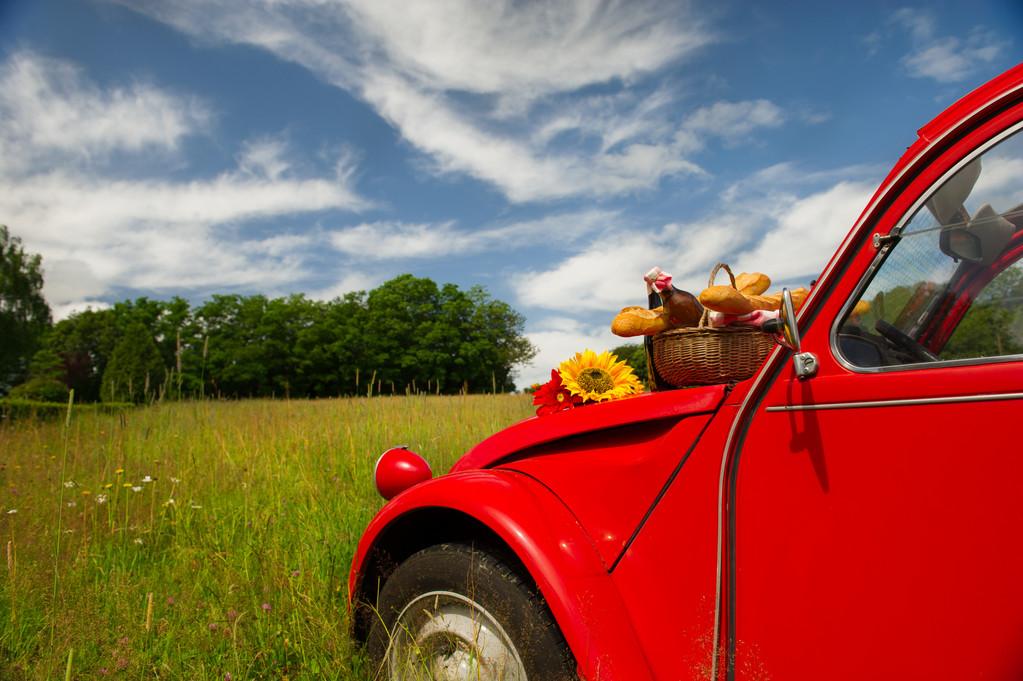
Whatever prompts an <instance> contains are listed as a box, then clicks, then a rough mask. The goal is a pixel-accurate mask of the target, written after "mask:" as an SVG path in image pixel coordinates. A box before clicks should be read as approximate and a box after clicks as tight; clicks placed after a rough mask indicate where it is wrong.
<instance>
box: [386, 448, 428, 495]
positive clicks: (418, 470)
mask: <svg viewBox="0 0 1023 681" xmlns="http://www.w3.org/2000/svg"><path fill="white" fill-rule="evenodd" d="M432 477H433V471H432V470H430V464H428V463H426V460H425V459H423V457H421V456H419V455H418V454H416V453H415V452H411V451H409V450H408V449H406V448H405V447H392V448H391V449H388V450H387V451H386V452H384V453H383V454H381V455H380V458H379V459H377V464H376V467H375V468H374V469H373V480H374V482H376V486H377V491H378V492H380V496H382V497H383V498H384V499H391V498H393V497H395V496H397V495H399V494H401V493H402V492H404V491H405V490H407V489H408V488H409V487H411V486H412V485H417V484H419V483H421V482H426V481H427V480H429V479H430V478H432Z"/></svg>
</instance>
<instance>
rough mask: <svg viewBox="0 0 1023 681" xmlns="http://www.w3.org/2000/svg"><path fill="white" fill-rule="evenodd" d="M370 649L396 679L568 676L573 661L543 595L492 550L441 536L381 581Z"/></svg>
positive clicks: (499, 680) (520, 680)
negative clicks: (443, 541)
mask: <svg viewBox="0 0 1023 681" xmlns="http://www.w3.org/2000/svg"><path fill="white" fill-rule="evenodd" d="M377 609H378V615H379V616H378V617H377V618H376V619H375V621H374V624H373V627H372V630H371V631H370V637H369V653H370V655H371V657H372V658H373V659H374V660H376V661H377V662H378V663H379V665H380V676H382V677H383V678H385V679H389V680H391V681H399V680H400V681H411V680H413V679H415V680H416V681H418V680H420V679H422V680H427V679H431V680H434V681H469V680H470V679H471V680H472V681H527V680H528V681H566V680H568V679H575V678H576V676H575V673H574V671H573V670H574V668H575V665H574V662H573V660H572V656H571V654H570V653H569V651H568V648H567V646H566V645H565V642H564V639H563V638H562V636H561V632H560V631H559V630H558V628H557V625H556V624H555V623H554V620H553V618H552V617H551V615H550V612H549V611H548V609H547V606H546V604H545V603H544V601H543V599H542V598H541V597H540V596H539V595H538V594H537V593H536V591H535V589H533V588H532V586H531V585H529V584H527V583H526V582H525V581H524V580H523V579H522V578H521V577H520V576H519V575H518V574H517V573H516V572H515V571H514V570H512V569H511V568H510V567H509V566H508V565H507V564H506V563H505V562H504V561H502V560H500V559H499V558H498V557H497V556H496V555H494V554H493V553H489V552H486V551H483V550H481V549H478V548H473V547H471V546H466V545H464V544H440V545H437V546H432V547H430V548H427V549H424V550H422V551H420V552H418V553H416V554H413V555H412V556H411V557H409V558H408V559H407V560H406V561H405V562H403V563H402V564H401V565H399V566H398V568H397V569H396V570H395V571H394V573H393V574H392V575H391V577H390V579H388V580H387V582H386V583H385V584H384V588H383V589H382V590H381V592H380V596H379V599H378V602H377Z"/></svg>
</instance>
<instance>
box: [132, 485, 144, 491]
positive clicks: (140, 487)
mask: <svg viewBox="0 0 1023 681" xmlns="http://www.w3.org/2000/svg"><path fill="white" fill-rule="evenodd" d="M131 491H132V492H141V491H142V485H132V486H131Z"/></svg>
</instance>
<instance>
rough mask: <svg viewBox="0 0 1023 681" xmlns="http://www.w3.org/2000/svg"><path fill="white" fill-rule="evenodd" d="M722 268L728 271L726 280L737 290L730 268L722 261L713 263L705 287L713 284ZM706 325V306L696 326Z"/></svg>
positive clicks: (702, 326)
mask: <svg viewBox="0 0 1023 681" xmlns="http://www.w3.org/2000/svg"><path fill="white" fill-rule="evenodd" d="M722 269H724V270H725V272H728V280H729V281H730V282H731V284H732V288H734V289H736V290H738V287H737V286H736V285H735V275H734V274H732V268H731V267H729V266H728V265H726V264H725V263H723V262H719V263H718V264H717V265H714V269H712V270H711V271H710V279H708V280H707V288H710V287H711V286H713V285H714V279H715V278H716V277H717V276H718V272H720V271H721V270H722ZM706 326H707V308H706V307H705V308H703V314H702V315H700V324H699V326H698V327H697V328H700V329H703V328H705V327H706Z"/></svg>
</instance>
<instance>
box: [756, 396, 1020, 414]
mask: <svg viewBox="0 0 1023 681" xmlns="http://www.w3.org/2000/svg"><path fill="white" fill-rule="evenodd" d="M1003 400H1023V393H993V394H990V395H953V396H951V397H917V398H907V399H901V400H863V401H862V402H823V403H821V404H778V405H773V406H770V407H767V408H766V409H765V410H764V411H819V410H825V409H853V408H867V407H909V406H913V405H916V404H957V403H961V402H999V401H1003Z"/></svg>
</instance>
